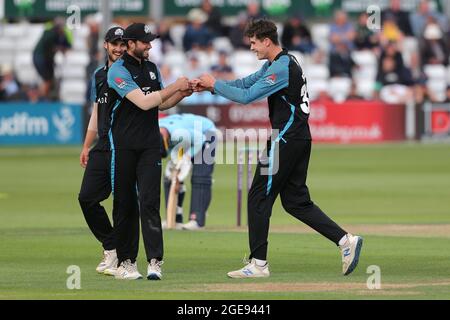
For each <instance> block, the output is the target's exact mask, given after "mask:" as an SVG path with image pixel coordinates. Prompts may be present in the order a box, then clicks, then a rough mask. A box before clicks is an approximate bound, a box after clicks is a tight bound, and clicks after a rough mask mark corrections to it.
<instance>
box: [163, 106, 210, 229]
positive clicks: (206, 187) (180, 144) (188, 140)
mask: <svg viewBox="0 0 450 320" xmlns="http://www.w3.org/2000/svg"><path fill="white" fill-rule="evenodd" d="M159 127H160V129H159V130H160V133H161V139H162V150H163V151H162V152H163V157H167V156H169V158H170V160H169V161H168V163H167V166H166V169H165V173H164V191H165V196H166V204H167V202H168V197H169V190H170V186H171V183H172V180H171V178H172V174H173V171H174V170H178V171H179V173H178V175H177V179H178V181H179V183H180V185H179V190H178V199H177V208H176V228H177V229H183V230H199V229H203V228H204V227H205V223H206V214H207V210H208V207H209V204H210V203H211V197H212V182H213V179H212V174H213V171H214V158H215V153H216V130H217V129H216V127H215V125H214V122H212V121H211V120H210V119H208V118H206V117H202V116H197V115H194V114H175V115H171V116H168V117H165V118H162V119H160V120H159ZM180 149H182V150H183V155H182V157H179V155H180ZM191 169H192V177H191V185H192V192H191V204H190V210H189V222H187V223H185V224H183V200H184V195H185V192H186V186H185V184H184V181H185V180H186V178H187V176H188V175H189V172H190V171H191ZM165 226H167V221H164V222H163V227H165Z"/></svg>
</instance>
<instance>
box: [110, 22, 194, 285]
mask: <svg viewBox="0 0 450 320" xmlns="http://www.w3.org/2000/svg"><path fill="white" fill-rule="evenodd" d="M155 38H157V36H156V35H154V34H153V33H151V31H150V28H149V27H148V26H146V25H144V24H141V23H135V24H132V25H130V26H129V27H128V28H127V29H126V30H125V32H124V40H125V41H126V45H127V51H126V52H125V53H124V55H123V57H122V58H121V59H119V60H118V61H117V62H116V63H114V64H113V65H112V66H111V69H110V71H109V72H108V85H109V87H110V90H109V91H108V95H109V103H110V104H111V106H112V107H111V108H112V111H111V129H110V131H109V141H110V145H111V185H112V192H113V197H114V201H113V220H114V229H115V235H116V242H117V246H116V250H117V256H118V263H119V265H118V270H117V273H116V279H130V280H134V279H140V278H142V276H141V274H140V273H139V271H138V269H137V264H136V258H137V251H138V244H137V243H136V242H135V241H134V237H135V234H136V224H135V223H134V219H133V217H132V213H133V212H135V210H136V206H137V203H136V201H134V195H135V193H136V190H137V191H138V199H139V214H140V218H141V226H142V235H143V239H144V246H145V251H146V255H147V260H148V262H149V265H148V268H147V279H149V280H159V279H161V277H162V272H161V265H162V262H163V260H162V259H163V236H162V229H161V217H160V192H161V190H160V189H161V154H160V134H159V126H158V109H159V110H166V109H168V108H171V107H173V106H175V105H176V104H177V103H178V102H180V101H181V100H182V99H183V98H184V97H186V96H189V95H191V94H192V90H190V86H189V81H188V79H187V78H179V79H178V80H177V81H176V82H175V83H173V84H172V85H170V86H168V87H167V88H164V89H163V87H162V84H161V82H162V79H161V75H160V73H159V70H158V68H157V67H156V65H155V64H154V63H152V62H150V61H148V60H147V59H148V56H149V52H148V51H149V50H150V49H151V44H150V42H151V41H153V40H154V39H155Z"/></svg>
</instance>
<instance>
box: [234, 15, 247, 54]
mask: <svg viewBox="0 0 450 320" xmlns="http://www.w3.org/2000/svg"><path fill="white" fill-rule="evenodd" d="M237 20H238V23H237V25H236V26H234V27H232V28H231V30H230V41H231V44H232V45H233V47H234V48H235V49H249V48H250V41H249V40H248V38H247V37H245V36H244V31H245V27H246V26H247V22H248V17H247V13H245V12H244V11H243V12H241V13H239V15H238V17H237Z"/></svg>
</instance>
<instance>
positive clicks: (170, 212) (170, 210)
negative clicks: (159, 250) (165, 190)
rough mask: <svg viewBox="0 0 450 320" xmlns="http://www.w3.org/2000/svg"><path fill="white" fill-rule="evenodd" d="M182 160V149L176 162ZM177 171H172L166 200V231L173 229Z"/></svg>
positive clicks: (178, 183)
mask: <svg viewBox="0 0 450 320" xmlns="http://www.w3.org/2000/svg"><path fill="white" fill-rule="evenodd" d="M181 158H183V148H180V150H179V151H178V161H181ZM179 173H180V170H179V169H176V168H174V170H173V171H172V181H171V184H170V191H169V199H168V200H167V213H166V214H167V229H175V224H176V222H175V215H176V211H177V202H178V192H179V190H180V181H178V174H179Z"/></svg>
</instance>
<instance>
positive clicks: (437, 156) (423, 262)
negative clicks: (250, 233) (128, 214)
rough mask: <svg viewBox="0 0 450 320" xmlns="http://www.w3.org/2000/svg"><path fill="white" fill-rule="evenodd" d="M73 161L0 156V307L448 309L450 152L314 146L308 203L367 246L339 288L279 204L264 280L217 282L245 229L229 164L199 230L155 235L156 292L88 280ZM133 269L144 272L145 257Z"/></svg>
mask: <svg viewBox="0 0 450 320" xmlns="http://www.w3.org/2000/svg"><path fill="white" fill-rule="evenodd" d="M78 154H79V148H29V149H20V148H5V147H2V148H0V299H86V298H88V299H183V300H187V299H449V298H450V145H447V144H436V145H420V144H392V145H373V146H329V145H315V146H314V149H313V155H312V161H311V166H310V172H309V186H310V191H311V194H312V197H313V199H314V201H315V202H316V203H317V204H318V205H320V207H321V208H322V209H323V210H324V211H325V212H326V213H328V214H329V215H330V216H331V217H332V218H333V219H335V220H336V221H337V222H338V223H340V224H342V225H344V227H345V228H346V229H348V230H349V231H352V232H356V233H358V234H360V235H362V236H363V237H364V239H365V243H364V247H363V252H362V256H361V260H360V264H359V267H358V268H357V270H356V271H355V272H354V273H353V274H352V275H351V276H349V277H343V276H342V275H341V263H340V254H339V251H338V250H337V249H336V247H335V246H334V245H333V244H331V243H330V242H328V241H327V240H326V239H324V238H322V237H321V236H319V235H317V234H315V233H313V232H311V231H310V230H309V229H308V228H306V227H304V226H302V224H301V223H300V222H297V221H296V220H295V219H293V218H292V217H291V216H289V215H288V214H286V213H285V212H284V211H283V210H282V208H281V206H280V204H279V203H277V204H276V206H275V208H274V211H273V216H272V220H271V233H270V238H269V261H270V264H271V273H272V275H271V277H270V278H268V279H256V280H231V279H227V278H226V272H228V271H230V270H233V269H236V268H238V267H240V266H241V265H242V262H241V261H242V258H243V257H244V255H245V253H246V252H247V251H248V247H247V243H248V240H247V232H246V229H245V228H244V227H243V228H236V227H235V224H236V166H234V165H218V166H217V167H216V171H215V175H214V179H215V182H214V190H213V201H212V204H211V207H210V210H209V215H208V218H207V230H205V231H201V232H180V231H167V232H165V233H164V240H165V264H164V269H163V270H164V280H163V281H159V282H150V281H146V280H142V281H134V282H122V281H117V280H114V279H113V278H109V277H105V276H101V275H97V274H96V273H95V266H96V265H97V263H98V262H99V260H100V258H101V248H100V246H99V244H98V243H97V242H96V240H95V239H94V237H93V236H92V235H91V234H90V232H89V230H88V228H87V226H86V224H85V222H84V218H83V216H82V214H81V211H80V209H79V206H78V202H77V194H78V190H79V186H80V182H81V178H82V173H83V170H82V169H81V168H80V167H79V165H78ZM187 199H189V197H188V198H187ZM188 205H189V201H186V203H185V212H187V209H188ZM106 206H107V208H108V210H110V208H111V201H108V202H107V203H106ZM141 242H142V240H141ZM70 265H77V266H79V267H80V268H81V290H68V289H67V288H66V280H67V278H68V276H69V275H68V274H67V273H66V270H67V267H68V266H70ZM138 265H139V269H140V271H141V273H144V272H145V270H146V263H145V254H144V250H143V247H142V246H141V248H140V255H139V260H138ZM371 265H376V266H379V267H380V269H381V281H382V283H381V286H382V288H381V290H368V289H367V287H366V281H367V279H368V277H369V274H367V273H366V271H367V268H368V267H369V266H371Z"/></svg>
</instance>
